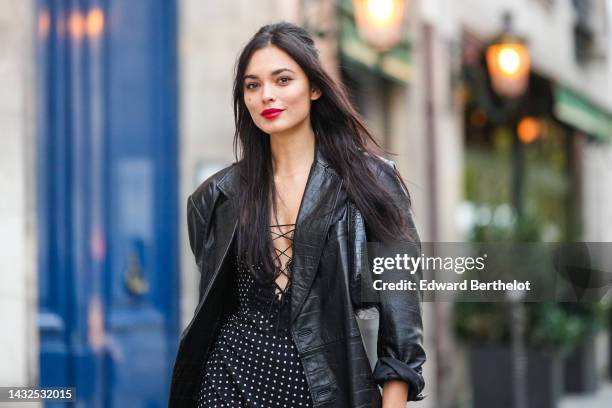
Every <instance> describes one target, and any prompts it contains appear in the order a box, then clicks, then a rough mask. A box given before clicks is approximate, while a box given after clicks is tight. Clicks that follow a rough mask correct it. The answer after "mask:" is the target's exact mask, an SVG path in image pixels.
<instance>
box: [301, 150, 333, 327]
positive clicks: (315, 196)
mask: <svg viewBox="0 0 612 408" xmlns="http://www.w3.org/2000/svg"><path fill="white" fill-rule="evenodd" d="M341 186H342V179H341V178H340V177H339V176H338V175H337V174H336V173H335V172H334V171H333V170H332V169H331V168H330V167H329V165H328V164H327V163H326V162H325V160H324V159H323V157H322V156H321V155H320V152H319V151H318V149H317V150H316V153H315V162H314V163H313V167H312V168H311V171H310V175H309V177H308V181H307V182H306V188H305V191H304V195H303V197H302V203H301V205H300V210H299V212H298V218H297V221H296V224H297V225H296V227H295V233H294V237H293V261H292V264H291V285H292V289H291V290H292V294H291V322H293V321H294V320H295V318H296V317H297V315H298V314H299V312H300V309H301V308H302V305H303V303H304V300H305V299H306V296H307V295H308V293H309V291H310V287H311V286H312V282H313V280H314V277H315V275H316V272H317V270H318V266H319V260H320V259H321V254H322V252H323V247H324V246H325V242H326V237H327V232H328V230H329V228H330V222H331V219H332V215H333V214H334V209H335V208H336V204H337V200H338V193H339V192H340V187H341Z"/></svg>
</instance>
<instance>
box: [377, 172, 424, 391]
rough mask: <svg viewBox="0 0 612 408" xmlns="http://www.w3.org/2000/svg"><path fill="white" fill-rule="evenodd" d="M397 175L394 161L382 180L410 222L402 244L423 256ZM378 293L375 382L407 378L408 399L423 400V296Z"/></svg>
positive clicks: (402, 292)
mask: <svg viewBox="0 0 612 408" xmlns="http://www.w3.org/2000/svg"><path fill="white" fill-rule="evenodd" d="M397 175H398V173H397V168H396V167H395V164H394V163H392V162H391V163H390V166H389V167H388V168H386V169H383V170H382V171H381V173H380V175H379V180H380V181H381V184H383V185H384V186H385V187H386V189H387V191H388V192H389V193H390V194H391V196H392V197H393V200H394V204H395V205H396V206H397V207H398V208H399V210H400V211H401V212H402V215H403V216H404V217H405V219H406V221H407V225H406V227H407V228H408V229H409V231H407V232H408V235H409V239H408V241H409V242H408V244H407V245H402V248H407V249H408V252H409V255H410V256H419V255H420V252H421V242H420V238H419V234H418V231H417V228H416V225H415V223H414V219H413V212H412V206H411V201H410V196H409V194H408V191H406V189H405V188H404V185H403V183H401V182H400V179H399V178H398V176H397ZM368 273H370V274H371V273H372V272H371V271H368ZM420 275H421V271H420V270H418V271H417V272H416V273H415V274H414V275H413V276H412V277H411V279H412V280H413V281H414V280H416V282H418V279H420ZM370 279H380V280H382V281H383V282H384V281H386V280H388V281H395V280H396V279H397V278H393V277H391V275H387V276H385V273H382V274H379V275H376V277H370ZM378 292H379V293H378V294H377V297H376V308H377V309H378V312H379V327H378V344H377V351H378V361H377V362H376V366H375V368H374V372H373V377H374V381H375V382H376V383H377V384H379V385H381V386H382V385H383V384H384V383H385V382H386V381H388V380H393V379H396V380H402V381H405V382H406V383H408V401H420V400H422V399H424V398H425V396H423V395H422V394H421V392H422V390H423V388H424V387H425V381H424V379H423V371H422V366H423V364H424V363H425V360H426V355H425V350H424V349H423V345H422V343H423V324H422V318H421V295H420V293H419V291H416V290H414V291H413V290H382V291H378Z"/></svg>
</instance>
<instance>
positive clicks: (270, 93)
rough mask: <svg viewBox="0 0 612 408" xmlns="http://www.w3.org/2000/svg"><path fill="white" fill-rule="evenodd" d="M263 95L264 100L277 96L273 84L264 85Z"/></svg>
mask: <svg viewBox="0 0 612 408" xmlns="http://www.w3.org/2000/svg"><path fill="white" fill-rule="evenodd" d="M261 96H262V98H263V100H264V102H267V101H273V100H275V99H276V96H275V95H274V89H273V86H272V85H271V84H263V85H262V95H261Z"/></svg>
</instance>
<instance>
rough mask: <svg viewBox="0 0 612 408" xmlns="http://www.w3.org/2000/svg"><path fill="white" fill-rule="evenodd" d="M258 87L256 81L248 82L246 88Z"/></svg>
mask: <svg viewBox="0 0 612 408" xmlns="http://www.w3.org/2000/svg"><path fill="white" fill-rule="evenodd" d="M256 87H257V84H256V83H255V82H251V83H248V84H246V89H255V88H256Z"/></svg>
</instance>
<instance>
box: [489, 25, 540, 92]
mask: <svg viewBox="0 0 612 408" xmlns="http://www.w3.org/2000/svg"><path fill="white" fill-rule="evenodd" d="M486 59H487V68H488V70H489V75H490V77H491V82H492V85H493V89H494V90H495V92H497V94H498V95H500V96H503V97H507V98H516V97H519V96H521V95H523V94H524V93H525V90H526V89H527V85H528V81H529V70H530V66H531V61H530V58H529V51H528V49H527V46H526V45H525V44H524V42H522V41H521V40H520V39H517V38H514V37H502V38H501V39H500V40H498V41H496V42H494V43H492V44H491V45H489V47H488V48H487V52H486Z"/></svg>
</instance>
